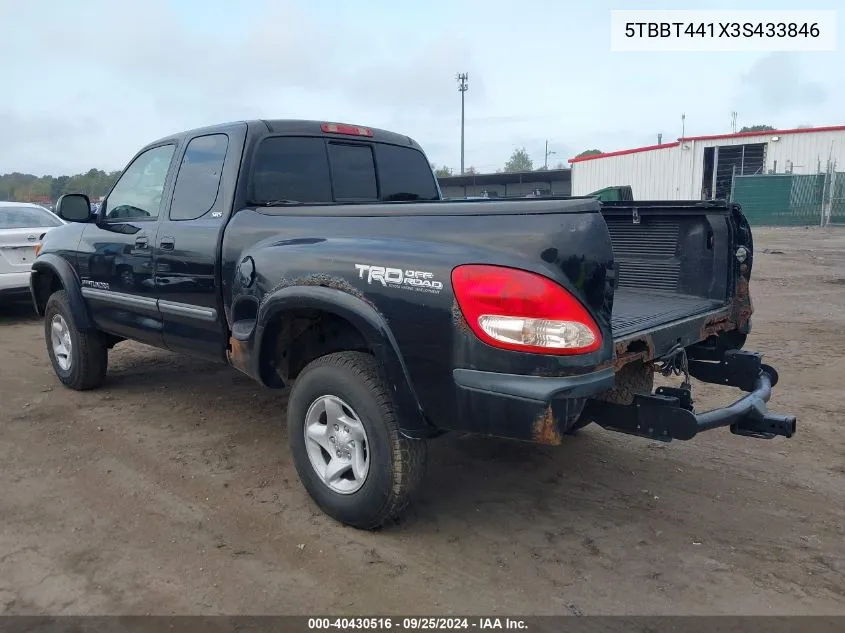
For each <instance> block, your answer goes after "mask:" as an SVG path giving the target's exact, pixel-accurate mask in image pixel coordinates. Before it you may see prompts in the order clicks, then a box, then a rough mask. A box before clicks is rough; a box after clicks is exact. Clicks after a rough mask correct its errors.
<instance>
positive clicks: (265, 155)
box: [251, 136, 438, 204]
mask: <svg viewBox="0 0 845 633" xmlns="http://www.w3.org/2000/svg"><path fill="white" fill-rule="evenodd" d="M251 198H252V200H253V201H255V202H256V203H262V202H264V203H269V202H277V203H281V202H283V203H287V204H295V203H306V204H313V203H331V202H396V201H403V200H437V199H438V194H437V185H436V183H435V180H434V175H433V174H432V172H431V167H430V166H429V164H428V161H427V160H426V158H425V155H424V154H423V153H422V152H420V151H418V150H416V149H414V148H410V147H401V146H398V145H389V144H386V143H362V142H350V141H341V140H326V139H323V138H315V137H294V136H276V137H270V138H267V139H265V140H264V141H262V143H261V145H260V146H259V147H258V152H257V154H256V158H255V167H254V169H253V176H252V196H251Z"/></svg>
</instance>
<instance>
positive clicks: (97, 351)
mask: <svg viewBox="0 0 845 633" xmlns="http://www.w3.org/2000/svg"><path fill="white" fill-rule="evenodd" d="M56 314H60V315H61V316H62V318H63V319H64V321H65V323H67V325H68V330H69V333H70V339H71V353H70V361H71V362H70V367H69V368H68V369H67V370H64V369H62V368H61V367H60V366H59V363H58V362H57V361H56V356H55V354H54V352H53V345H52V343H51V340H50V333H51V328H52V320H53V317H54V316H55V315H56ZM44 338H45V342H46V343H47V355H48V356H49V357H50V363H51V364H52V365H53V371H54V372H56V376H57V377H58V379H59V380H60V381H61V383H62V384H63V385H64V386H65V387H69V388H71V389H75V390H77V391H85V390H87V389H95V388H96V387H99V386H100V385H102V384H103V382H104V381H105V379H106V371H107V369H108V362H109V351H108V344H107V342H106V338H105V336H103V334H102V333H101V332H98V331H96V330H80V329H79V327H78V326H77V323H76V321H75V320H74V318H73V312H72V311H71V309H70V302H69V301H68V297H67V292H66V291H65V290H59V291H57V292H54V293H53V294H52V295H50V298H49V299H48V300H47V306H46V307H45V308H44Z"/></svg>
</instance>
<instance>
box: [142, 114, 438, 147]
mask: <svg viewBox="0 0 845 633" xmlns="http://www.w3.org/2000/svg"><path fill="white" fill-rule="evenodd" d="M239 123H241V124H243V123H245V124H247V125H248V126H250V127H251V128H257V127H264V128H266V130H267V132H268V133H270V134H281V135H290V136H299V135H306V136H328V137H331V138H350V137H349V135H346V134H338V133H331V132H324V131H323V129H322V126H323V125H324V124H327V123H328V124H333V125H342V126H343V125H345V126H349V127H360V128H366V129H367V130H369V131H370V132H372V135H371V136H370V135H369V134H368V135H367V136H360V137H357V138H360V139H362V140H365V139H369V140H373V141H377V142H381V143H392V144H394V145H404V146H406V147H414V148H416V149H422V148H421V147H420V145H419V144H418V143H417V142H416V141H414V139H412V138H411V137H410V136H405V135H404V134H397V133H396V132H390V131H388V130H382V129H379V128H374V127H369V126H360V125H358V124H350V123H343V122H340V121H316V120H308V119H252V120H244V121H228V122H226V123H219V124H216V125H210V126H206V127H201V128H194V129H191V130H184V131H182V132H176V133H174V134H170V135H168V136H164V137H162V138H160V139H158V140H156V141H153V142H152V143H150V144H149V145H156V144H158V143H162V142H164V141H169V140H175V139H179V138H181V137H184V136H196V135H197V134H199V133H203V134H213V133H214V132H219V131H222V130H225V129H226V128H228V127H231V126H232V125H237V124H239ZM352 138H356V136H353V137H352Z"/></svg>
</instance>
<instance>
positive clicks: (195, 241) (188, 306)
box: [154, 124, 246, 360]
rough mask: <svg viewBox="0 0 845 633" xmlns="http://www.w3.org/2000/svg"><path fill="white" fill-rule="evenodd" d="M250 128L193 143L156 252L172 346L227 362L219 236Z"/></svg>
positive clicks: (158, 291) (241, 127) (163, 311)
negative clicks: (244, 142) (220, 284)
mask: <svg viewBox="0 0 845 633" xmlns="http://www.w3.org/2000/svg"><path fill="white" fill-rule="evenodd" d="M245 136H246V125H245V124H244V125H241V124H238V125H237V126H232V127H231V128H226V129H224V130H222V131H220V132H215V133H211V134H203V135H199V136H195V137H194V138H191V139H189V140H187V139H186V140H187V144H186V145H185V150H184V152H183V154H182V155H181V160H180V163H179V168H178V171H177V175H176V182H175V184H174V187H173V196H172V199H171V203H170V205H169V208H168V210H167V213H166V217H164V218H163V219H162V222H161V227H160V230H159V232H158V238H157V241H156V248H155V273H154V274H155V288H156V294H157V297H158V300H159V301H158V306H159V310H160V311H161V315H162V319H163V322H164V330H163V331H164V342H165V345H166V346H167V347H168V348H169V349H172V350H174V351H183V352H188V353H192V354H196V355H200V356H205V357H208V358H212V359H216V360H221V359H225V352H226V332H227V331H228V327H227V324H226V319H225V315H224V314H223V305H222V294H221V291H220V290H221V289H220V287H219V283H220V282H219V280H220V271H219V268H220V247H219V242H220V239H219V238H220V234H221V231H222V230H223V227H224V226H225V223H226V220H227V219H228V215H229V210H230V209H231V206H232V199H233V196H234V189H235V184H236V180H237V174H238V168H239V166H240V158H241V149H242V147H243V141H244V138H245Z"/></svg>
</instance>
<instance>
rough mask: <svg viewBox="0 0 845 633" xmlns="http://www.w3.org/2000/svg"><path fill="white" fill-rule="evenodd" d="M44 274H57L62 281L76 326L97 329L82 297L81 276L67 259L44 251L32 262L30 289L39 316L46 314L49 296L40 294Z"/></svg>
mask: <svg viewBox="0 0 845 633" xmlns="http://www.w3.org/2000/svg"><path fill="white" fill-rule="evenodd" d="M43 275H55V276H57V277H58V278H59V280H60V281H61V283H62V287H63V288H64V290H65V292H66V293H67V297H68V301H69V303H70V309H71V312H72V313H73V319H74V321H75V322H76V326H77V327H78V328H79V329H82V330H92V329H95V327H96V326H95V325H94V320H93V319H92V318H91V315H90V314H89V312H88V308H87V306H86V305H85V300H84V299H83V298H82V289H81V285H80V283H79V278H78V277H77V276H76V273H75V272H74V270H73V268H72V267H71V265H70V264H69V263H68V262H67V260H65V259H63V258H62V257H59V256H58V255H56V254H54V253H44V254H42V255H40V256H39V257H38V258H37V259H36V260H35V262H34V263H33V264H32V274H31V275H30V278H29V291H30V293H31V294H32V300H33V303H34V304H35V311H36V312H37V313H38V316H44V307H45V305H46V304H47V299H48V298H49V297H46V296H43V295H40V294H39V293H40V292H41V286H40V283H41V279H42V276H43ZM40 297H43V301H40V300H39V298H40Z"/></svg>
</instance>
